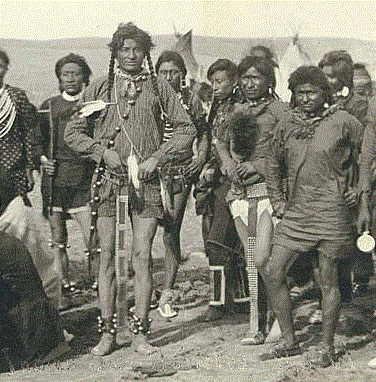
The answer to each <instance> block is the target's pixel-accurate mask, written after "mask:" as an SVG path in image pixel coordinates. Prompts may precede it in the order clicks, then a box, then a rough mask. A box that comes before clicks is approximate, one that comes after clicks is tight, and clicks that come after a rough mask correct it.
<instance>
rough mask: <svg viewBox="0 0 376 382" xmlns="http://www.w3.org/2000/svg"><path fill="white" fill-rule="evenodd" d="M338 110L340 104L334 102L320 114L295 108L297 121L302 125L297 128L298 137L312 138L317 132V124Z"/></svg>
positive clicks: (294, 113) (294, 112)
mask: <svg viewBox="0 0 376 382" xmlns="http://www.w3.org/2000/svg"><path fill="white" fill-rule="evenodd" d="M337 110H338V105H337V104H334V105H332V106H330V107H328V108H327V109H324V111H323V112H322V113H321V115H320V114H313V113H311V114H306V113H304V112H302V111H300V110H299V109H297V108H296V109H294V110H293V115H294V117H295V121H296V122H298V123H299V124H300V127H298V128H297V129H296V139H304V138H312V137H313V135H314V134H315V131H316V128H317V126H319V124H320V123H321V121H323V120H324V119H325V118H327V117H329V116H330V115H332V114H334V113H335V112H336V111H337Z"/></svg>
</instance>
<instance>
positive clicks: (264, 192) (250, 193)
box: [246, 183, 268, 198]
mask: <svg viewBox="0 0 376 382" xmlns="http://www.w3.org/2000/svg"><path fill="white" fill-rule="evenodd" d="M246 193H247V198H261V197H266V196H268V189H267V188H266V183H256V184H251V185H249V186H246Z"/></svg>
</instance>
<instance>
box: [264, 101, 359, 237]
mask: <svg viewBox="0 0 376 382" xmlns="http://www.w3.org/2000/svg"><path fill="white" fill-rule="evenodd" d="M310 122H311V123H310ZM362 131H363V127H362V125H361V123H360V122H359V121H358V120H357V119H356V118H355V117H354V116H352V115H350V114H349V113H347V112H346V111H344V110H339V109H338V108H337V107H332V108H331V109H330V111H329V110H328V111H326V112H324V114H323V115H322V116H321V117H319V118H317V117H316V118H314V119H313V120H311V121H309V120H308V121H307V120H306V119H303V118H302V117H301V115H300V113H298V112H297V111H292V112H291V113H286V115H285V117H284V118H283V119H282V120H281V121H280V122H279V123H278V125H277V126H276V129H275V132H274V136H273V138H272V139H271V148H272V150H271V154H270V155H269V156H268V158H267V165H268V172H267V176H266V181H267V186H268V194H269V197H270V199H271V202H272V205H273V210H274V211H281V212H283V216H282V221H281V225H280V227H281V232H283V233H284V234H285V236H287V237H289V238H290V239H292V240H297V241H299V240H310V241H311V240H312V241H317V240H338V241H342V240H344V241H347V240H351V238H352V235H353V227H352V222H353V218H354V211H352V210H351V209H350V208H349V207H348V206H347V204H346V201H345V199H344V192H345V191H346V190H347V189H348V187H349V186H352V187H354V184H353V179H354V178H355V172H356V165H357V155H358V152H359V148H360V144H361V138H362ZM283 168H285V169H286V168H287V171H288V172H287V192H288V197H287V201H286V199H285V198H284V194H283V190H282V177H281V171H282V170H283Z"/></svg>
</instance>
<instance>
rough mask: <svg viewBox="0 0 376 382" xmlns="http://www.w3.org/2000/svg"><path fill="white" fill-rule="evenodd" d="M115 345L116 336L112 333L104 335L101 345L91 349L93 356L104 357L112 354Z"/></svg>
mask: <svg viewBox="0 0 376 382" xmlns="http://www.w3.org/2000/svg"><path fill="white" fill-rule="evenodd" d="M114 345H115V335H114V334H111V333H103V334H102V338H101V340H100V341H99V344H98V345H97V346H95V347H94V348H93V349H91V354H93V355H98V356H103V355H107V354H110V353H111V351H112V349H113V347H114Z"/></svg>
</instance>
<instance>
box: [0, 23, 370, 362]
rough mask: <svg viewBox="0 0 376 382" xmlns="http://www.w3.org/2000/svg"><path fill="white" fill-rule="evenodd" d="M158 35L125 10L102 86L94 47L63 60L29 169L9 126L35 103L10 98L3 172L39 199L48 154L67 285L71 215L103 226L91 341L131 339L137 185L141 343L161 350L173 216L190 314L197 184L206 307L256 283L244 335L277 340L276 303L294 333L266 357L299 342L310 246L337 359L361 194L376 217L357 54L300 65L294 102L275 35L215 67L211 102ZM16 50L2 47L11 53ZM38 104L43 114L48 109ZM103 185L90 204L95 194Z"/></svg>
mask: <svg viewBox="0 0 376 382" xmlns="http://www.w3.org/2000/svg"><path fill="white" fill-rule="evenodd" d="M152 47H153V43H152V40H151V38H150V36H149V35H148V34H147V33H146V32H144V31H143V30H141V29H139V28H138V27H137V26H135V25H134V24H132V23H127V24H120V25H119V27H118V29H117V30H116V32H115V33H114V35H113V37H112V40H111V42H110V44H109V48H110V52H111V58H110V65H109V70H108V75H107V76H103V77H100V78H98V79H96V80H94V81H93V82H91V83H90V84H89V76H90V74H91V71H90V68H89V66H88V65H87V63H86V62H85V60H84V59H83V58H82V57H80V56H77V55H74V54H70V55H68V56H66V57H64V58H62V59H61V60H59V61H58V63H57V64H56V75H57V77H58V79H59V84H60V90H61V94H60V95H59V96H57V97H54V98H52V99H49V100H47V101H46V102H44V103H43V105H42V107H41V111H42V112H43V110H47V111H48V113H46V114H44V113H41V115H42V117H40V118H39V120H40V123H39V124H38V126H39V128H38V129H36V131H37V132H39V134H37V137H38V138H39V139H36V140H35V137H34V138H30V139H28V138H27V136H22V137H21V138H22V139H23V140H24V141H25V142H26V145H25V146H24V148H23V149H24V150H25V151H26V157H27V161H26V160H24V161H23V162H22V166H23V167H22V166H18V167H17V168H18V169H21V170H20V171H21V172H22V174H21V175H20V176H18V175H17V174H19V171H14V170H13V169H11V171H10V170H9V169H7V167H6V166H8V164H9V163H12V160H15V159H16V156H15V155H12V158H10V157H9V153H8V154H7V155H8V156H6V153H7V152H8V151H9V150H10V147H8V146H9V145H8V146H7V145H6V142H5V141H4V137H5V140H6V138H7V134H9V130H10V129H11V128H12V126H13V121H14V120H13V121H12V120H10V119H9V118H13V117H12V113H15V115H16V117H17V113H19V115H20V116H21V115H22V113H21V112H22V110H21V109H20V108H18V107H14V111H12V110H13V109H12V108H11V107H10V108H9V110H8V111H7V110H5V109H4V111H3V110H2V114H1V118H2V120H1V121H0V123H1V125H0V127H1V129H2V130H1V131H0V134H1V135H0V138H1V142H0V143H1V145H2V146H4V150H3V151H2V153H1V159H0V164H1V166H2V167H1V171H3V167H4V171H8V174H12V176H13V177H16V176H18V178H17V179H16V180H15V181H14V182H13V183H12V184H14V186H12V189H13V191H14V196H15V195H21V196H22V197H23V198H24V199H25V200H26V199H27V191H28V187H27V184H28V182H29V185H30V183H31V175H30V173H31V170H33V169H36V168H37V167H38V166H39V165H40V164H41V165H42V168H43V171H44V177H43V181H42V195H43V206H44V211H45V213H46V216H48V218H49V221H50V224H51V230H52V247H53V248H54V252H55V268H56V270H57V271H58V272H59V274H60V278H61V280H62V284H63V286H64V287H65V288H68V289H69V288H70V287H72V286H71V285H70V284H69V279H68V258H67V253H66V244H67V229H66V219H67V217H68V215H72V216H73V217H74V218H76V220H77V221H78V223H79V224H80V226H81V228H82V231H83V234H84V238H85V243H86V244H87V246H88V248H90V249H91V250H93V249H94V248H95V247H96V243H95V238H96V237H97V238H98V241H99V247H100V255H99V257H100V265H99V272H98V289H99V299H100V309H101V317H100V319H99V325H100V330H101V333H102V337H101V340H100V342H99V343H98V344H97V345H96V346H95V347H94V348H93V349H92V353H93V354H94V355H99V356H101V355H106V354H108V353H110V352H111V351H112V349H113V347H114V345H115V343H116V340H117V337H116V331H117V330H116V321H117V319H116V302H117V293H119V285H118V284H117V280H116V277H117V276H119V274H118V272H116V269H115V268H118V264H117V261H119V260H118V259H115V243H117V245H116V247H118V246H119V245H120V244H119V240H120V241H121V239H119V236H118V235H119V230H118V231H117V229H116V228H117V227H118V224H119V216H120V215H121V211H119V196H126V199H125V200H127V205H126V206H125V211H127V212H128V213H129V217H130V222H131V227H132V232H133V241H132V251H131V252H132V254H131V265H132V268H133V270H134V272H135V282H134V294H135V308H134V310H132V313H131V315H130V318H129V322H130V329H131V332H132V347H133V348H134V350H135V351H137V352H140V353H142V354H151V353H153V352H154V351H156V348H155V347H153V346H152V345H151V344H150V343H148V341H147V334H148V333H149V330H150V320H149V310H150V304H151V297H152V272H151V248H152V243H153V239H154V236H155V233H156V230H157V227H158V225H159V224H162V225H163V227H164V235H163V240H164V244H165V247H166V258H165V260H166V261H165V270H166V277H165V282H164V285H163V290H162V295H161V297H160V300H159V308H158V311H159V313H160V314H161V315H162V316H163V317H167V318H171V317H173V316H175V315H176V314H177V313H176V312H175V311H174V309H173V307H172V306H171V297H172V289H173V285H174V282H175V278H176V274H177V270H178V266H179V261H180V256H181V249H180V228H181V224H182V220H183V216H184V210H185V206H186V203H187V198H188V196H189V194H190V192H191V188H192V186H193V185H194V195H195V197H196V210H197V213H198V214H201V215H202V233H203V239H204V244H205V253H206V255H207V256H208V258H209V266H210V275H211V280H212V288H211V295H210V302H209V308H208V310H207V311H206V312H205V314H204V316H203V317H202V318H201V319H202V320H204V321H211V320H216V319H219V318H221V317H223V315H225V314H227V313H229V312H231V311H232V310H231V309H232V308H233V307H234V305H235V304H236V302H241V301H246V300H249V296H251V304H250V305H251V314H250V321H251V327H250V334H249V336H248V337H247V338H245V339H244V340H243V343H244V344H247V345H252V344H254V345H257V344H262V343H263V342H264V341H265V338H266V335H267V330H268V317H269V316H270V314H268V310H269V308H270V307H271V310H272V311H273V312H274V314H275V316H276V318H277V319H278V323H279V325H280V328H281V333H282V336H281V340H280V341H279V342H278V344H277V345H276V346H275V347H273V349H272V350H271V351H270V352H269V353H268V355H267V356H268V357H269V358H270V357H283V356H290V355H294V354H299V353H300V352H301V348H300V346H299V343H298V341H297V339H296V336H295V334H294V329H293V319H292V308H291V300H290V294H289V288H288V278H287V274H288V272H289V270H290V268H291V266H292V265H293V263H294V262H295V261H296V260H297V259H298V258H299V256H301V255H302V254H303V253H309V254H310V257H309V259H310V263H312V270H313V271H312V273H313V274H314V275H315V276H316V277H315V280H316V282H317V284H318V286H319V287H320V289H321V294H322V302H321V307H322V322H323V330H322V341H321V342H320V344H319V346H318V347H317V349H316V353H315V356H316V360H315V362H316V363H317V364H319V365H321V366H324V367H325V366H328V365H329V364H330V363H331V362H332V360H333V359H334V356H335V350H334V345H333V341H334V333H335V329H336V326H337V323H338V318H339V312H340V304H341V298H342V300H345V294H346V291H347V292H348V291H349V290H350V294H351V285H349V284H350V282H349V279H350V277H349V273H350V270H349V269H350V266H344V267H343V268H344V269H345V270H344V271H343V272H342V273H341V272H339V271H338V270H339V268H340V267H339V264H340V263H346V264H350V263H351V261H350V260H349V259H350V258H352V257H354V253H355V246H354V243H355V221H356V217H357V209H356V208H357V200H358V195H360V199H361V206H360V219H359V222H358V228H359V232H360V231H362V230H364V229H369V225H370V221H371V219H370V215H369V210H368V208H369V200H368V199H369V196H370V195H371V192H372V188H371V182H370V179H371V167H372V166H371V163H372V162H373V160H374V159H375V149H376V144H375V120H374V119H372V116H373V114H374V113H373V111H372V108H370V111H369V112H368V114H367V117H366V111H367V101H366V100H364V99H363V98H361V96H359V95H357V94H355V92H354V81H353V73H354V65H353V62H352V60H351V57H350V56H349V55H348V54H347V53H346V52H344V51H335V52H330V53H328V54H327V55H325V56H324V58H323V60H322V61H321V62H320V64H319V67H315V66H303V67H300V68H298V69H297V70H296V71H295V72H294V73H292V75H291V77H290V80H289V89H290V90H291V92H292V98H291V102H290V105H288V104H286V103H284V102H282V101H281V100H280V99H279V98H278V95H277V94H276V93H275V87H276V76H275V71H276V67H277V64H276V63H275V62H274V61H273V57H272V54H271V52H270V51H269V50H268V49H267V48H265V47H262V46H258V47H255V48H253V49H252V51H251V53H250V55H249V56H247V57H245V58H244V59H242V60H241V62H240V64H239V65H238V66H237V65H235V64H234V63H233V62H231V61H230V60H227V59H219V60H217V61H216V62H215V63H213V64H212V65H211V66H210V68H209V69H208V73H207V77H208V80H209V81H210V83H211V85H212V91H213V95H212V101H211V104H210V109H209V111H207V112H206V110H205V103H204V102H203V100H202V99H200V98H199V96H200V95H201V96H202V93H203V92H201V91H198V92H197V93H194V92H193V93H192V91H190V89H189V88H187V87H186V86H185V76H186V67H185V64H184V61H183V59H182V58H181V56H180V55H179V54H178V53H176V52H172V51H165V52H163V53H162V54H161V55H160V57H159V59H158V61H157V63H156V66H155V69H154V66H153V63H152V60H151V56H150V51H151V49H152ZM7 60H8V59H7V57H6V55H5V56H4V57H2V56H0V63H3V64H4V66H5V67H7V65H8V61H7ZM144 62H146V63H147V67H148V69H146V68H145V67H144V66H143V64H144ZM0 68H1V66H0ZM0 73H1V72H0ZM4 74H5V72H4ZM2 89H8V90H7V92H6V94H5V95H4V97H5V101H4V105H6V103H5V102H8V101H7V97H8V98H9V95H10V96H11V94H12V91H11V90H10V89H11V88H10V87H7V86H6V87H5V88H4V87H3V88H2ZM7 94H8V96H7ZM8 103H9V102H8ZM25 104H27V105H30V104H29V103H28V101H27V100H25ZM2 105H3V104H2ZM30 109H33V107H32V105H30ZM372 113H373V114H372ZM29 114H30V115H31V117H32V118H34V117H33V116H34V115H36V113H35V110H34V109H33V110H31V112H30V113H29ZM373 117H374V116H373ZM19 118H21V117H19ZM32 118H31V119H32ZM36 124H37V122H36V120H35V121H34V120H30V121H26V122H25V123H24V124H23V126H24V132H27V134H31V131H32V130H33V129H32V128H31V127H32V126H35V125H36ZM365 125H367V128H366V134H368V135H367V136H369V137H371V138H372V139H371V138H370V139H367V140H363V150H364V152H365V155H362V160H363V162H362V167H361V171H360V177H361V178H360V183H359V184H360V186H361V187H359V188H357V185H358V172H359V171H358V167H359V153H360V149H361V145H362V137H363V131H364V126H365ZM24 132H22V134H24ZM21 138H20V139H21ZM33 139H34V141H33ZM3 141H4V143H3ZM370 142H372V144H370ZM33 144H34V145H35V146H36V147H34V154H33V153H32V151H33V147H32V146H33ZM51 146H53V148H54V150H53V154H54V155H53V157H52V156H51ZM35 149H36V151H37V152H38V155H35ZM7 150H8V151H7ZM21 151H22V150H21ZM20 163H21V162H20ZM94 168H95V170H94ZM93 174H94V176H93V177H92V175H93ZM51 182H52V187H51ZM21 185H23V187H21V188H20V186H21ZM18 188H20V190H18ZM91 189H92V190H91ZM51 190H53V192H51ZM357 192H358V193H359V194H358V193H357ZM90 194H92V195H91V196H90ZM5 195H7V196H8V195H13V194H9V193H5V192H4V191H2V193H1V207H2V208H3V210H4V209H5V208H6V206H7V204H9V202H10V200H11V199H12V197H11V196H9V198H10V200H8V201H7V200H5ZM89 199H90V200H91V203H90V204H91V209H90V214H91V218H89V215H88V211H87V209H86V208H85V206H86V204H87V203H88V201H89ZM123 214H124V211H123ZM90 221H91V223H90ZM89 232H91V234H89ZM120 246H121V245H120ZM116 249H118V248H116ZM291 276H292V278H293V277H294V275H291ZM339 285H341V286H342V289H341V292H340V288H339ZM342 290H343V291H342ZM341 295H343V296H341ZM118 297H119V296H118ZM229 305H230V308H229Z"/></svg>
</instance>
